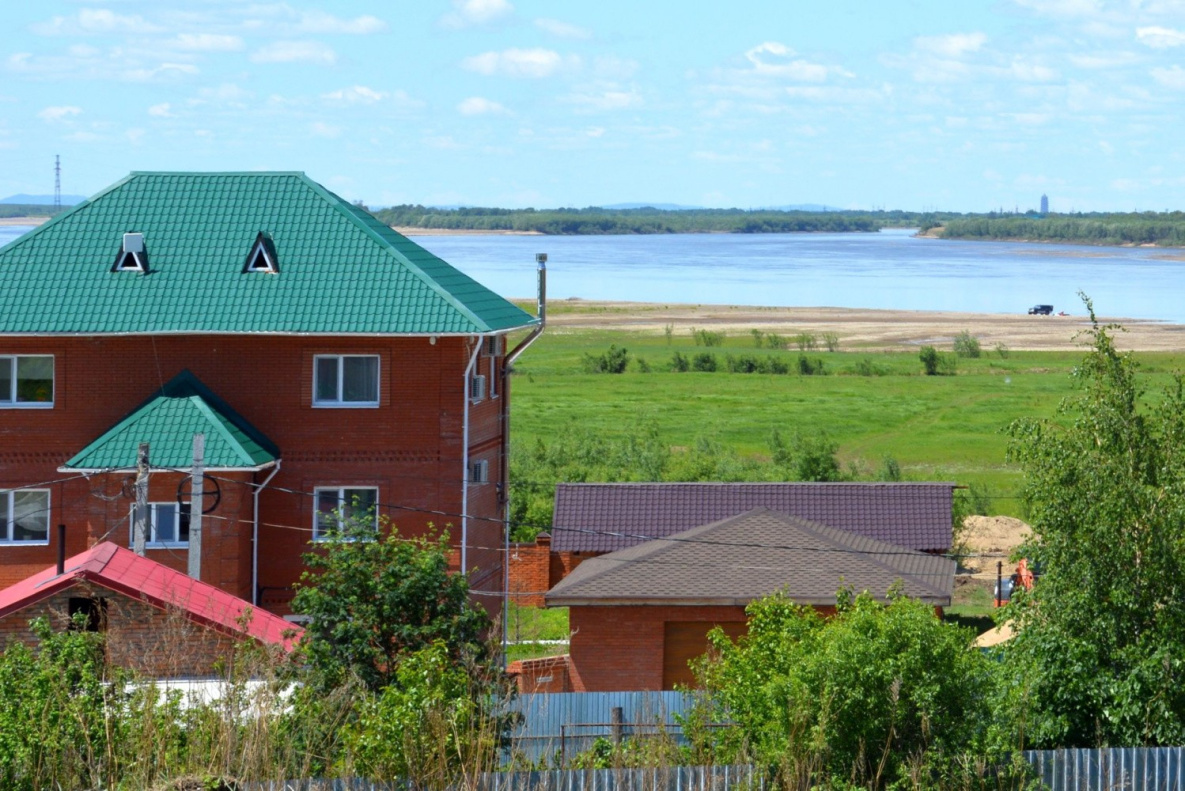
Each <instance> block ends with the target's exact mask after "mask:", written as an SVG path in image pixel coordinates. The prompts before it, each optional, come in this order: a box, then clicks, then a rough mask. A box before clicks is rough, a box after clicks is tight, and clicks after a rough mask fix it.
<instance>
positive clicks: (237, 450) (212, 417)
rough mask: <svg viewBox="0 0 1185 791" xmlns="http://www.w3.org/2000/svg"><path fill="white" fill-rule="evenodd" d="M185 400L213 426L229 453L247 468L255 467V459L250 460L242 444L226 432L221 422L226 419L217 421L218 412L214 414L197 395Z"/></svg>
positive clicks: (209, 406) (208, 405) (224, 425)
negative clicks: (227, 446)
mask: <svg viewBox="0 0 1185 791" xmlns="http://www.w3.org/2000/svg"><path fill="white" fill-rule="evenodd" d="M186 400H188V401H189V403H191V404H193V405H194V406H195V407H197V410H198V411H199V412H201V413H202V414H203V415H205V416H206V421H207V422H209V423H210V424H212V425H213V426H214V430H215V431H216V432H218V434H219V436H221V437H222V440H223V442H225V443H226V444H228V445H230V448H231V452H232V453H234V455H236V456H238V457H239V459H240V460H241V461H244V462H246V463H247V464H248V465H249V466H254V465H255V463H256V462H255V459H252V458H251V457H250V456H249V455H248V454H247V449H246V448H244V447H243V443H241V442H239V441H238V440H237V439H235V438H234V437H233V436H232V435H231V433H230V432H229V431H227V429H226V424H225V423H224V422H223V421H224V420H226V418H225V417H222V418H221V419H219V414H218V412H216V411H215V410H214V408H213V407H212V406H211V405H210V404H209V403H207V402H206V399H204V398H202V397H201V395H199V394H198V393H194V394H193V395H191V396H186Z"/></svg>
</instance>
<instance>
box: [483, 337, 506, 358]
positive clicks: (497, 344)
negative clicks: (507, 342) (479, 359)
mask: <svg viewBox="0 0 1185 791" xmlns="http://www.w3.org/2000/svg"><path fill="white" fill-rule="evenodd" d="M485 353H486V357H497V356H498V355H499V354H501V353H502V336H501V335H494V336H491V337H489V338H486V345H485Z"/></svg>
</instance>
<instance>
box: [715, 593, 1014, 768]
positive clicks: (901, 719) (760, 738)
mask: <svg viewBox="0 0 1185 791" xmlns="http://www.w3.org/2000/svg"><path fill="white" fill-rule="evenodd" d="M837 605H838V606H837V612H836V614H835V616H834V617H831V618H825V617H823V616H822V615H820V614H819V613H818V611H816V610H815V609H813V608H810V607H800V606H798V605H795V604H794V603H793V602H791V601H790V600H789V599H788V598H787V597H786V596H785V595H784V594H782V593H778V594H775V595H773V596H770V597H767V598H765V599H762V600H760V601H757V602H754V603H752V604H750V605H749V607H748V608H747V613H748V616H749V631H748V634H747V635H746V636H744V637H742V638H740V639H739V640H738V641H737V643H735V644H734V643H732V642H731V641H730V640H729V639H728V637H727V636H726V635H725V634H724V633H723V632H722V631H721V630H719V629H717V630H715V631H714V632H713V633H712V634H711V636H710V640H711V644H712V648H713V652H711V653H709V654H708V655H707V656H705V657H704V658H702V659H700V660H698V662H697V665H696V667H695V670H696V674H697V677H698V680H699V681H700V683H701V684H702V685H703V687H704V690H705V692H706V696H705V699H704V703H703V704H701V705H702V706H705V707H707V708H708V711H707V713H706V714H705V713H704V712H702V711H701V712H693V717H692V719H696V718H698V719H699V720H700V721H716V722H720V721H723V720H724V719H725V718H727V719H728V720H729V721H731V722H733V723H735V727H734V728H725V729H719V730H704V731H703V732H702V733H701V734H697V738H699V739H700V740H701V741H702V740H704V739H707V740H709V741H710V742H711V744H709V745H707V746H705V745H703V744H698V745H693V750H698V751H699V752H700V754H714V757H715V759H716V760H718V761H757V762H760V763H762V764H764V765H767V766H771V767H773V768H774V771H775V772H776V773H778V774H779V775H780V777H779V778H777V779H779V780H781V782H782V783H783V785H784V786H785V787H791V788H795V787H797V788H809V787H813V786H816V785H821V786H826V785H830V783H829V782H828V781H829V780H830V781H839V782H841V783H849V784H851V786H854V787H860V786H863V787H867V788H874V789H875V788H883V787H885V786H887V785H889V784H891V783H893V782H894V781H897V780H901V779H904V778H905V777H906V775H907V773H909V772H911V771H917V770H918V768H919V766H923V767H925V769H926V771H927V772H932V771H942V770H945V769H948V768H949V767H950V766H952V765H954V764H955V763H956V761H957V759H958V758H959V757H960V756H961V755H962V754H964V753H965V752H966V751H970V750H974V749H976V748H978V747H979V746H980V745H981V744H982V743H983V740H984V734H985V733H986V729H987V725H988V722H989V720H990V712H989V711H988V708H987V700H988V692H989V690H990V689H991V676H990V669H989V666H988V661H987V660H986V659H985V658H984V657H983V656H982V655H981V654H980V653H979V651H978V650H977V649H975V648H974V647H972V646H971V645H970V640H971V637H972V634H971V633H970V631H969V630H965V629H962V628H960V627H957V626H954V625H952V624H948V623H944V622H943V621H942V620H941V619H939V618H938V617H936V616H935V613H934V609H933V607H931V606H930V605H927V604H923V603H921V602H918V601H915V600H911V599H908V598H906V597H904V596H901V595H899V594H897V593H896V592H892V591H891V592H890V602H889V604H888V605H887V606H886V605H884V604H881V603H880V602H877V601H875V600H874V599H873V598H872V597H871V596H870V595H869V594H867V593H862V594H860V595H859V596H855V597H853V596H852V595H851V593H850V592H849V591H840V593H839V595H838V596H837ZM693 732H694V731H693Z"/></svg>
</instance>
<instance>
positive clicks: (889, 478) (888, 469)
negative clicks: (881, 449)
mask: <svg viewBox="0 0 1185 791" xmlns="http://www.w3.org/2000/svg"><path fill="white" fill-rule="evenodd" d="M876 479H877V480H878V481H886V482H888V483H896V482H898V481H900V480H901V465H900V464H898V463H897V460H896V459H894V458H893V457H892V456H890V455H888V454H887V453H886V454H885V456H884V457H883V458H882V459H881V466H880V469H879V470H877V472H876Z"/></svg>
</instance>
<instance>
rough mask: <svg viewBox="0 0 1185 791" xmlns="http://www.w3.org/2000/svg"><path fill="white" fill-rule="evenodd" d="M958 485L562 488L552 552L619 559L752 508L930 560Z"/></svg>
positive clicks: (943, 543)
mask: <svg viewBox="0 0 1185 791" xmlns="http://www.w3.org/2000/svg"><path fill="white" fill-rule="evenodd" d="M953 487H954V484H952V483H561V484H558V485H557V486H556V492H555V513H554V518H553V520H552V521H553V526H552V530H551V534H552V543H551V546H552V549H553V550H556V551H559V552H613V551H615V550H618V549H624V548H626V547H629V546H633V545H634V544H638V543H640V542H642V541H647V540H649V539H651V538H660V537H662V536H669V535H671V534H673V533H679V532H682V531H684V530H690V529H691V528H693V527H698V526H700V525H705V524H708V523H709V522H716V521H719V520H721V519H727V518H728V517H730V516H735V515H737V514H740V513H744V512H745V511H748V510H750V509H753V508H769V509H771V510H773V511H777V512H779V513H783V514H788V515H790V516H797V517H800V518H802V519H809V520H811V521H813V522H820V523H822V524H825V525H827V526H828V527H834V528H836V529H838V530H846V531H848V532H851V533H856V534H859V535H862V536H868V537H869V538H876V539H879V540H881V541H888V542H889V543H891V544H898V545H900V546H903V547H909V548H910V549H918V550H922V551H925V552H945V551H946V550H948V549H950V545H951V516H950V511H951V490H952V488H953Z"/></svg>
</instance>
